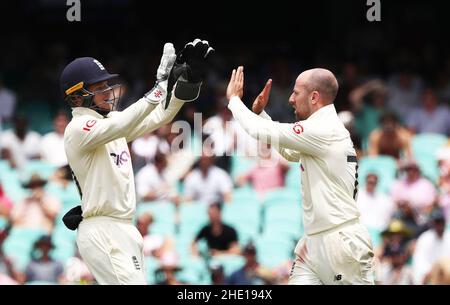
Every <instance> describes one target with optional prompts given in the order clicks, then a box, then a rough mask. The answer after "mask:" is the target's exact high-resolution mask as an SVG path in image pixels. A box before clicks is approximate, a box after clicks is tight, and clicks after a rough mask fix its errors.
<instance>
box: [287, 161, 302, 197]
mask: <svg viewBox="0 0 450 305" xmlns="http://www.w3.org/2000/svg"><path fill="white" fill-rule="evenodd" d="M289 167H290V168H289V171H288V172H287V174H286V187H287V188H289V189H292V190H294V191H298V192H300V191H301V173H300V164H299V163H297V162H289Z"/></svg>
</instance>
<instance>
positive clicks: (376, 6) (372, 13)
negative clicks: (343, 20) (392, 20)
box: [366, 0, 381, 22]
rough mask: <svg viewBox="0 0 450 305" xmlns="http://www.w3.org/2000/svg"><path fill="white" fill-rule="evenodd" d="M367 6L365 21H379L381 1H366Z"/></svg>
mask: <svg viewBox="0 0 450 305" xmlns="http://www.w3.org/2000/svg"><path fill="white" fill-rule="evenodd" d="M366 4H367V6H370V8H369V9H368V10H367V14H366V17H367V20H368V21H369V22H374V21H381V0H367V3H366Z"/></svg>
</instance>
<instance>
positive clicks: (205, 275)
mask: <svg viewBox="0 0 450 305" xmlns="http://www.w3.org/2000/svg"><path fill="white" fill-rule="evenodd" d="M180 266H181V270H180V271H179V272H178V274H177V276H176V277H177V279H178V280H180V281H182V282H185V283H188V284H192V285H202V284H209V283H210V275H209V272H208V268H207V266H206V262H205V260H203V259H202V258H201V257H194V256H188V257H184V258H182V259H181V260H180Z"/></svg>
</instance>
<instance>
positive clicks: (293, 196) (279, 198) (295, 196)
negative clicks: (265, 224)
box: [263, 188, 301, 208]
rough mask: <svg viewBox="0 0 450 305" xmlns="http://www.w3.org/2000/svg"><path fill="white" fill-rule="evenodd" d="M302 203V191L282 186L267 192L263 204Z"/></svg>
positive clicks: (265, 205) (266, 205)
mask: <svg viewBox="0 0 450 305" xmlns="http://www.w3.org/2000/svg"><path fill="white" fill-rule="evenodd" d="M300 203H301V192H300V191H299V190H293V189H288V188H280V189H277V190H274V191H270V192H267V193H266V195H265V197H264V200H263V205H264V207H265V208H266V207H268V206H270V205H280V204H299V205H300Z"/></svg>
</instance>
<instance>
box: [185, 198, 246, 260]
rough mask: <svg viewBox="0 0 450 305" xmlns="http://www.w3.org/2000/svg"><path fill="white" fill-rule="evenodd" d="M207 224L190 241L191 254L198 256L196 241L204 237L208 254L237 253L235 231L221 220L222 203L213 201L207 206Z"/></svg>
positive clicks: (238, 251) (238, 250)
mask: <svg viewBox="0 0 450 305" xmlns="http://www.w3.org/2000/svg"><path fill="white" fill-rule="evenodd" d="M208 216H209V224H207V225H205V226H204V227H203V228H202V229H201V230H200V232H199V233H198V234H197V237H196V238H195V240H194V241H193V242H192V245H191V250H192V254H193V255H195V256H198V255H199V253H198V250H197V242H198V241H199V240H200V239H203V238H204V239H206V242H207V244H208V249H209V254H210V255H212V256H215V255H223V254H239V253H240V249H239V245H238V236H237V232H236V230H235V229H234V228H232V227H231V226H229V225H227V224H224V223H223V222H222V204H221V203H213V204H211V205H210V206H209V208H208Z"/></svg>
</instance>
